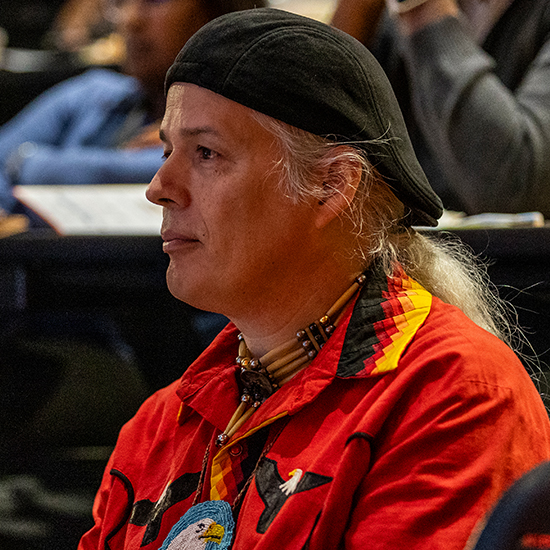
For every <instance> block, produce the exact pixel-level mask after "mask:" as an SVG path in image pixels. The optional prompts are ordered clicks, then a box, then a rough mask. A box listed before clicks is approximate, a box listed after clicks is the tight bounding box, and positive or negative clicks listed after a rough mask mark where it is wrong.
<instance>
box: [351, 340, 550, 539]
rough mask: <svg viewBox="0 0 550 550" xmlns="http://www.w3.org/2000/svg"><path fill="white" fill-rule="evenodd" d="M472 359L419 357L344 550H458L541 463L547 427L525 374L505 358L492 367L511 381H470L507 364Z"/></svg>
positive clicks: (363, 487)
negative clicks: (506, 492)
mask: <svg viewBox="0 0 550 550" xmlns="http://www.w3.org/2000/svg"><path fill="white" fill-rule="evenodd" d="M472 347H476V346H472ZM478 351H479V356H480V357H479V362H478V363H477V364H476V363H475V361H474V360H473V359H472V357H473V356H474V355H475V353H471V354H468V355H469V357H468V366H466V365H465V364H464V361H463V359H461V358H460V355H459V354H456V353H453V352H452V351H451V352H448V353H446V355H444V356H441V355H440V356H439V357H436V356H435V354H433V355H432V357H431V358H430V350H424V351H423V353H422V355H423V356H424V359H422V361H426V368H425V369H421V370H419V371H417V374H416V375H415V376H414V377H411V379H410V384H409V385H408V386H407V389H405V390H404V391H403V393H402V394H401V395H399V398H398V400H397V401H396V404H395V408H394V409H393V410H392V412H391V414H390V415H389V416H388V419H387V421H386V423H385V425H384V427H383V430H381V433H380V438H379V439H378V440H375V441H374V443H373V446H372V456H371V467H370V470H369V472H368V473H367V474H366V475H365V476H364V479H363V481H362V483H361V484H360V486H359V488H358V491H357V500H356V503H355V505H354V507H353V510H352V513H351V518H350V524H349V528H348V529H347V530H346V546H345V548H347V549H349V550H355V549H359V548H364V547H365V545H366V541H368V544H367V546H368V548H369V549H370V550H387V549H388V548H407V549H408V550H462V549H463V548H464V546H465V544H466V542H467V539H468V537H469V536H470V534H471V533H472V532H473V531H474V529H475V528H476V525H477V524H478V523H479V522H480V521H481V520H482V519H483V518H484V516H485V514H486V513H487V511H488V510H490V509H491V507H492V505H493V504H494V503H495V502H496V501H497V500H498V498H499V496H500V495H501V494H502V492H503V491H504V490H505V489H507V488H508V486H509V485H510V484H511V483H512V482H513V481H514V480H515V479H517V478H518V477H519V476H520V475H522V474H523V473H524V472H526V471H527V470H528V469H530V468H531V467H533V466H534V465H536V464H538V463H539V462H540V461H542V460H544V459H547V458H548V449H549V448H550V446H549V424H548V418H547V416H546V411H545V410H544V407H543V405H542V402H541V400H540V398H539V396H538V395H537V392H536V390H535V388H534V386H533V384H532V383H531V382H530V380H529V379H528V376H527V374H526V373H524V372H521V369H522V367H521V366H519V367H518V365H517V363H516V361H515V360H513V358H512V357H511V355H512V354H511V352H510V354H508V355H509V356H510V359H511V361H510V362H509V364H507V363H506V362H503V363H501V364H500V368H501V369H502V371H503V373H504V372H506V370H508V369H509V370H510V371H511V372H512V373H514V372H517V373H518V374H512V375H511V377H510V379H509V380H508V381H506V375H504V376H503V381H502V382H501V383H499V382H496V383H495V380H493V379H490V378H489V377H487V378H486V379H485V380H484V379H483V376H472V377H469V373H471V372H473V370H475V369H478V370H479V371H480V372H483V368H484V363H486V362H488V361H491V359H490V356H491V354H492V353H493V354H495V355H497V356H499V357H500V359H506V355H503V354H500V355H499V354H498V353H497V350H496V349H492V351H491V349H488V350H487V351H483V350H479V349H476V350H475V352H476V353H477V352H478ZM417 360H421V359H420V358H418V359H417ZM473 361H474V364H473V365H472V362H473ZM461 371H463V374H461ZM415 388H416V389H415ZM396 397H397V396H396ZM354 444H356V445H358V446H359V445H361V444H362V442H361V441H360V440H357V441H356V442H354ZM363 444H364V443H363ZM356 452H357V453H358V457H360V456H361V454H364V452H363V453H362V452H361V449H360V448H359V447H358V448H357V451H356Z"/></svg>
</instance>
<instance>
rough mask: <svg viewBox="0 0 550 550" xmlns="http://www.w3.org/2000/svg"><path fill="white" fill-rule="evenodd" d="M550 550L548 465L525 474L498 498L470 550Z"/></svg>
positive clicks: (542, 465) (549, 474)
mask: <svg viewBox="0 0 550 550" xmlns="http://www.w3.org/2000/svg"><path fill="white" fill-rule="evenodd" d="M549 548H550V461H549V462H543V463H542V464H540V465H539V466H537V467H535V468H533V469H532V470H530V471H529V472H527V473H526V474H525V475H524V476H523V477H521V478H520V479H519V480H517V481H516V482H515V483H514V484H513V485H512V486H511V487H510V488H509V489H508V491H506V492H505V493H504V495H503V496H502V497H501V499H500V500H499V502H498V503H497V505H496V506H495V508H494V509H493V511H492V513H491V515H490V516H489V518H488V520H487V523H486V525H485V527H484V528H483V531H482V532H481V535H480V536H479V538H478V540H477V543H476V545H475V546H474V548H473V550H534V549H537V550H538V549H549Z"/></svg>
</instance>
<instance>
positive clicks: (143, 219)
mask: <svg viewBox="0 0 550 550" xmlns="http://www.w3.org/2000/svg"><path fill="white" fill-rule="evenodd" d="M146 187H147V185H146V184H112V185H20V186H16V187H14V190H13V193H14V195H15V197H17V198H18V199H19V200H20V201H21V202H22V203H24V204H25V205H26V206H27V207H29V208H30V209H31V210H33V211H34V212H36V213H37V214H38V215H39V216H40V217H41V218H43V219H44V220H45V221H46V222H47V223H49V224H50V225H51V226H52V227H53V228H54V229H55V230H56V231H57V232H58V233H59V234H60V235H159V234H160V226H161V222H162V208H161V207H160V206H157V205H155V204H152V203H150V202H149V201H148V200H147V199H146V198H145V189H146Z"/></svg>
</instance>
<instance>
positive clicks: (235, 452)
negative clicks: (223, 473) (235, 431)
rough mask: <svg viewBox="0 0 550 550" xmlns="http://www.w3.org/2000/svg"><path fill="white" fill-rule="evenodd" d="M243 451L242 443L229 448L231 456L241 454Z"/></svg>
mask: <svg viewBox="0 0 550 550" xmlns="http://www.w3.org/2000/svg"><path fill="white" fill-rule="evenodd" d="M242 452H243V446H242V445H241V444H240V443H237V444H235V445H233V446H232V447H230V448H229V454H230V455H231V456H241V454H242Z"/></svg>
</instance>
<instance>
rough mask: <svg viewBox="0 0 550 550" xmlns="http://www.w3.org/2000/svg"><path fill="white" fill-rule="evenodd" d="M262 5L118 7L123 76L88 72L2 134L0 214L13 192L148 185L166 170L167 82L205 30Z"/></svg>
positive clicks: (134, 1)
mask: <svg viewBox="0 0 550 550" xmlns="http://www.w3.org/2000/svg"><path fill="white" fill-rule="evenodd" d="M263 4H265V2H262V1H258V0H113V1H112V2H111V4H110V10H111V14H112V16H113V18H114V21H115V23H116V28H117V32H119V33H120V35H121V36H122V37H123V39H124V43H125V49H126V55H125V59H124V61H123V64H122V67H121V72H120V73H119V72H116V71H112V70H108V69H90V70H89V71H87V72H85V73H84V74H82V75H79V76H76V77H74V78H71V79H68V80H66V81H64V82H62V83H60V84H58V85H56V86H54V87H53V88H51V89H49V90H47V91H46V92H44V93H43V94H42V95H41V96H39V97H38V98H37V99H35V100H34V101H33V102H32V103H31V104H30V105H28V106H27V107H25V108H24V109H23V110H22V111H21V112H20V113H18V114H17V115H16V116H15V117H14V118H13V119H12V120H10V121H9V122H8V123H6V124H4V125H3V126H2V128H0V209H2V210H4V211H6V212H14V211H17V210H18V209H19V208H20V205H18V203H17V200H16V199H15V198H14V197H13V194H12V187H13V185H54V184H55V185H64V184H66V185H78V184H98V183H99V184H101V183H148V182H149V181H150V180H151V178H152V177H153V175H154V174H155V172H156V171H157V170H158V168H159V167H160V165H161V163H162V146H161V143H160V141H159V138H158V127H159V124H160V119H161V117H162V115H163V112H164V104H165V100H164V90H163V85H164V75H165V74H166V71H167V69H168V67H169V66H170V64H171V62H172V61H173V59H174V57H175V56H176V54H177V52H178V51H179V50H180V48H181V47H182V46H183V44H184V43H185V42H186V41H187V39H188V38H189V37H190V36H191V35H193V34H194V33H195V31H197V30H198V29H199V28H200V27H201V26H202V25H203V24H205V23H207V22H208V21H210V20H211V19H213V18H215V17H217V16H219V15H222V14H224V13H228V12H231V11H236V10H241V9H248V8H252V7H255V6H256V7H258V6H261V5H263Z"/></svg>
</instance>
